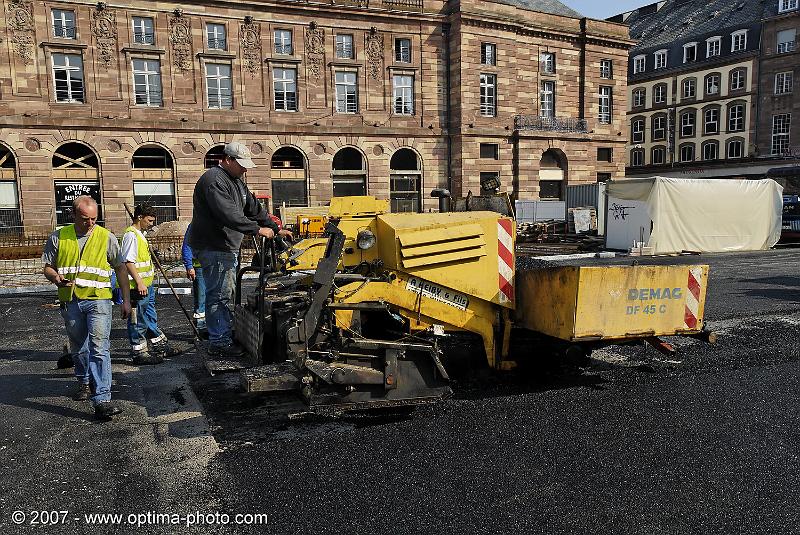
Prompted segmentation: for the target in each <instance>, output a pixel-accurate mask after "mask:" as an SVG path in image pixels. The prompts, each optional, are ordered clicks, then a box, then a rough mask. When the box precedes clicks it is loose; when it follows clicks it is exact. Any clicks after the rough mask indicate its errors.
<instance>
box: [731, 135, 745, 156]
mask: <svg viewBox="0 0 800 535" xmlns="http://www.w3.org/2000/svg"><path fill="white" fill-rule="evenodd" d="M743 153H744V143H743V142H742V141H740V140H738V139H735V140H732V141H728V158H741V157H742V154H743Z"/></svg>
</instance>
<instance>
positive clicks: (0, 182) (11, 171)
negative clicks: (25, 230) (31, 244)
mask: <svg viewBox="0 0 800 535" xmlns="http://www.w3.org/2000/svg"><path fill="white" fill-rule="evenodd" d="M21 233H22V214H21V212H20V209H19V187H18V186H17V159H16V157H15V156H14V153H13V152H12V151H11V149H9V148H8V147H6V146H5V145H3V144H0V235H11V234H21Z"/></svg>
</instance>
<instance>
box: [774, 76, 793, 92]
mask: <svg viewBox="0 0 800 535" xmlns="http://www.w3.org/2000/svg"><path fill="white" fill-rule="evenodd" d="M793 74H794V73H793V72H792V71H786V72H779V73H777V74H775V94H776V95H785V94H787V93H791V92H792V86H793V82H794V76H793Z"/></svg>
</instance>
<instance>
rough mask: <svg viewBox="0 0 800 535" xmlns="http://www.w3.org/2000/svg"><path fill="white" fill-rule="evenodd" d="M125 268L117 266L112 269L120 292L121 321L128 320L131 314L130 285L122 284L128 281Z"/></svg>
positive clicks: (123, 265) (121, 265) (122, 265)
mask: <svg viewBox="0 0 800 535" xmlns="http://www.w3.org/2000/svg"><path fill="white" fill-rule="evenodd" d="M125 266H126V264H119V265H117V266H116V267H115V268H114V272H115V273H116V274H117V280H118V281H120V284H119V289H120V291H121V292H122V305H121V307H122V308H121V311H122V319H128V316H129V315H130V313H131V288H130V284H124V282H126V281H127V280H128V271H127V270H126V269H125Z"/></svg>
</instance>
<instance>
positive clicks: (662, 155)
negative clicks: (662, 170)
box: [650, 147, 667, 165]
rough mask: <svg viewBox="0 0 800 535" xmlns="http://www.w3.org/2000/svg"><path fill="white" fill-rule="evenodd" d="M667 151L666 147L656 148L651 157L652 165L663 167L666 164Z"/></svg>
mask: <svg viewBox="0 0 800 535" xmlns="http://www.w3.org/2000/svg"><path fill="white" fill-rule="evenodd" d="M666 156H667V151H666V150H664V147H654V148H653V152H652V155H651V157H650V163H651V164H652V165H663V164H664V163H665V162H666Z"/></svg>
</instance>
